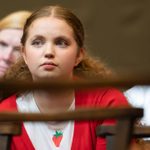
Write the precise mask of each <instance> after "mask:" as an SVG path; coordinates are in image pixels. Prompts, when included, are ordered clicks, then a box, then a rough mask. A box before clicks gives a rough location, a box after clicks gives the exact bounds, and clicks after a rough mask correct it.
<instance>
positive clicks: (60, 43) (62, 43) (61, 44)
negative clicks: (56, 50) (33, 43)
mask: <svg viewBox="0 0 150 150" xmlns="http://www.w3.org/2000/svg"><path fill="white" fill-rule="evenodd" d="M55 44H56V45H58V46H59V47H61V48H66V47H67V46H69V42H68V41H67V40H65V39H62V38H57V39H56V40H55Z"/></svg>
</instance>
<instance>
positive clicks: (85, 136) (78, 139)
mask: <svg viewBox="0 0 150 150" xmlns="http://www.w3.org/2000/svg"><path fill="white" fill-rule="evenodd" d="M127 105H128V102H127V100H126V99H125V97H124V96H123V94H122V93H121V92H119V91H118V90H116V89H113V88H109V89H108V88H101V89H96V90H86V91H76V92H75V107H76V108H77V107H94V106H96V107H114V106H115V107H117V106H127ZM3 110H5V111H17V104H16V96H15V95H13V96H11V97H9V98H7V99H6V100H3V101H2V102H1V103H0V111H3ZM114 122H115V120H100V121H83V122H77V121H75V124H74V135H73V139H72V147H71V150H106V141H105V139H104V138H100V137H97V136H96V134H95V129H96V126H97V125H101V124H113V123H114ZM11 150H35V149H34V147H33V145H32V143H31V141H30V139H29V137H28V135H27V132H26V130H25V128H24V125H23V124H22V134H21V135H19V136H13V137H12V142H11Z"/></svg>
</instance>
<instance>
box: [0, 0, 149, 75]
mask: <svg viewBox="0 0 150 150" xmlns="http://www.w3.org/2000/svg"><path fill="white" fill-rule="evenodd" d="M51 4H60V5H62V6H65V7H67V8H70V9H71V10H73V12H74V13H75V14H76V15H78V17H79V18H80V19H81V20H82V22H83V24H84V27H85V30H86V45H87V49H88V51H89V53H91V54H92V55H93V56H95V57H98V58H100V59H102V60H103V61H104V62H106V63H107V64H108V66H109V67H112V68H113V69H115V70H116V71H117V72H118V73H123V74H130V73H137V74H141V73H142V74H146V75H147V74H150V69H149V62H150V56H149V55H150V42H149V40H150V1H149V0H114V1H113V0H74V1H73V0H1V6H0V17H1V18H2V17H4V16H5V15H7V14H8V13H11V12H13V11H16V10H23V9H27V10H35V9H38V8H40V7H42V6H45V5H51Z"/></svg>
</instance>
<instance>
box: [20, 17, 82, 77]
mask: <svg viewBox="0 0 150 150" xmlns="http://www.w3.org/2000/svg"><path fill="white" fill-rule="evenodd" d="M23 57H24V59H25V62H26V64H27V65H28V67H29V70H30V72H31V74H32V78H33V80H39V79H40V80H41V79H70V78H72V74H73V68H74V67H75V66H76V65H78V63H79V62H80V61H81V60H82V57H83V49H81V48H79V47H78V45H77V43H76V41H75V39H74V32H73V30H72V28H71V27H70V26H69V25H68V24H67V23H66V22H65V21H63V20H60V19H57V18H54V17H43V18H39V19H37V20H35V21H34V22H33V23H32V24H31V26H30V27H29V31H28V37H27V40H26V43H25V46H24V49H23Z"/></svg>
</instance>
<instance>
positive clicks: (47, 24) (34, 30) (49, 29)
mask: <svg viewBox="0 0 150 150" xmlns="http://www.w3.org/2000/svg"><path fill="white" fill-rule="evenodd" d="M41 33H42V34H43V33H44V34H49V33H50V35H57V34H68V35H73V29H72V27H71V26H70V25H69V24H68V23H67V22H66V21H64V20H62V19H58V18H55V17H42V18H39V19H37V20H35V21H34V22H33V23H32V24H31V25H30V27H29V31H28V35H31V34H32V36H33V35H36V34H41Z"/></svg>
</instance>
